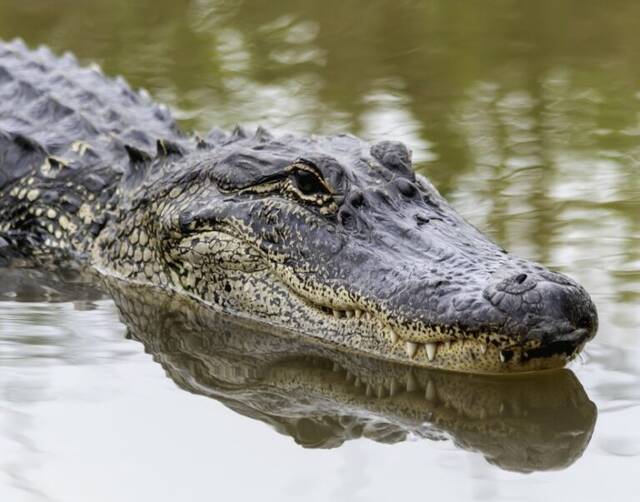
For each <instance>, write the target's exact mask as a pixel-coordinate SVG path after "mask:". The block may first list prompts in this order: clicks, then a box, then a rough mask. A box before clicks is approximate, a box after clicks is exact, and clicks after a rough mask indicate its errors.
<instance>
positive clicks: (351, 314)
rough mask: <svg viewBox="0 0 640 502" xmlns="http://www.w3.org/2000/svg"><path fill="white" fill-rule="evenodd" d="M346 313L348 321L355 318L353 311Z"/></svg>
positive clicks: (346, 311)
mask: <svg viewBox="0 0 640 502" xmlns="http://www.w3.org/2000/svg"><path fill="white" fill-rule="evenodd" d="M344 313H345V314H346V316H347V319H351V318H352V317H353V310H345V311H344Z"/></svg>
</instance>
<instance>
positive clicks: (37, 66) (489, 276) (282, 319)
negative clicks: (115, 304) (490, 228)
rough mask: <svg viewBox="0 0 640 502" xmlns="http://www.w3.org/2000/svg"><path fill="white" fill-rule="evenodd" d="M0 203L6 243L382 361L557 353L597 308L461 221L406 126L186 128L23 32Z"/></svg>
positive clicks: (6, 62) (500, 361)
mask: <svg viewBox="0 0 640 502" xmlns="http://www.w3.org/2000/svg"><path fill="white" fill-rule="evenodd" d="M154 150H155V152H154ZM0 215H1V216H0V232H2V233H0V236H1V237H0V239H1V240H0V247H5V248H10V249H13V250H16V249H17V250H19V253H20V254H23V255H25V256H28V257H30V258H32V257H34V256H36V257H38V256H40V257H45V256H46V257H49V256H52V255H53V256H56V257H57V258H56V259H60V258H64V259H74V260H79V261H85V262H86V263H88V264H89V265H90V266H92V267H94V268H95V269H96V270H98V271H100V272H101V273H103V274H106V275H111V276H117V277H120V278H123V279H126V280H129V281H135V282H142V283H151V284H154V285H157V286H160V287H163V288H168V289H175V290H178V291H181V292H183V293H185V294H188V295H190V296H193V297H195V298H198V299H199V300H201V301H203V302H206V303H209V304H212V305H216V306H218V307H220V308H222V309H224V310H226V311H230V312H235V313H240V314H243V315H246V316H249V317H252V318H256V319H261V320H264V321H266V322H268V323H270V324H272V325H275V326H282V327H286V328H287V329H291V330H295V331H297V332H299V333H301V334H305V335H309V336H312V337H315V338H316V339H318V340H319V341H323V342H327V343H330V344H333V345H337V346H339V347H342V348H344V349H348V350H352V351H356V352H362V353H367V354H370V355H374V356H377V357H381V358H385V359H390V360H394V361H401V362H411V363H412V364H417V365H424V366H432V367H438V368H444V369H456V370H462V371H472V372H512V371H518V370H531V369H541V368H548V367H554V366H561V365H563V364H564V363H565V362H566V360H568V359H570V358H571V357H573V356H575V354H576V353H577V352H578V351H579V350H580V349H581V348H582V347H583V346H584V344H585V343H586V342H587V341H588V340H589V339H591V338H592V337H593V336H594V334H595V331H596V328H597V315H596V311H595V307H594V305H593V303H592V302H591V300H590V298H589V296H588V295H587V293H586V292H585V291H584V289H583V288H582V287H581V286H579V285H578V284H576V283H575V282H574V281H572V280H571V279H569V278H567V277H565V276H563V275H560V274H557V273H553V272H551V271H549V270H547V269H545V268H544V267H542V266H541V265H538V264H535V263H532V262H528V261H525V260H522V259H520V258H517V257H514V256H512V255H509V254H508V253H507V252H506V251H504V250H503V249H501V248H500V247H498V246H497V245H496V244H494V243H493V242H491V241H490V240H489V239H487V238H486V237H485V236H483V235H482V234H481V233H480V232H479V231H478V230H477V229H475V228H474V227H472V226H471V225H469V224H468V223H466V222H465V221H464V220H463V219H462V218H461V217H460V216H459V215H458V214H457V213H456V212H455V211H454V210H453V209H452V208H451V207H450V206H449V205H448V204H447V202H446V201H445V200H444V199H443V198H442V197H441V196H440V195H439V194H438V192H437V191H436V189H435V188H434V187H433V186H432V185H431V184H430V183H429V182H428V181H427V180H426V179H425V178H424V177H422V176H420V175H416V174H415V172H414V171H413V170H412V166H411V155H410V152H409V150H408V149H407V148H406V147H405V146H404V145H403V144H401V143H397V142H393V141H384V142H380V143H376V144H374V145H368V144H366V143H364V142H362V141H361V140H359V139H357V138H355V137H353V136H347V135H339V136H332V137H315V136H313V137H297V136H292V135H285V136H280V137H273V136H272V135H271V134H270V133H268V132H267V131H265V130H263V129H258V130H257V131H256V132H255V134H253V133H252V134H248V133H247V132H246V131H244V130H243V129H241V128H237V129H236V130H235V131H233V133H231V134H225V133H223V132H221V131H212V132H211V133H210V134H209V135H208V136H207V137H205V138H204V139H201V138H198V137H196V136H186V135H184V134H182V133H181V132H179V130H178V128H177V126H176V124H175V123H174V122H173V120H172V119H171V117H170V114H169V112H168V111H167V110H166V109H165V108H163V107H161V106H158V105H155V104H153V103H152V102H151V101H150V100H149V98H148V97H146V96H143V95H141V94H140V93H134V92H133V91H131V90H130V89H129V88H128V87H127V85H126V84H125V83H124V82H122V81H121V80H115V81H114V80H110V79H107V78H106V77H104V76H103V75H102V74H101V73H100V72H99V71H98V70H96V69H83V68H80V67H79V66H78V65H77V63H76V62H75V60H74V59H73V57H71V56H64V57H62V58H61V59H58V58H56V57H54V56H53V55H52V54H51V53H50V52H49V51H47V50H46V49H40V50H38V51H34V52H31V51H29V50H28V49H27V48H26V47H24V46H23V45H22V44H20V43H19V42H14V43H12V44H5V45H0Z"/></svg>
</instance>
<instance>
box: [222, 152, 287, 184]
mask: <svg viewBox="0 0 640 502" xmlns="http://www.w3.org/2000/svg"><path fill="white" fill-rule="evenodd" d="M291 162H292V161H291V160H289V159H283V158H282V157H277V156H275V155H274V154H273V153H270V152H266V151H257V150H250V149H244V150H242V151H240V152H234V153H231V154H230V155H228V156H227V157H225V158H224V159H223V160H221V161H220V162H218V163H217V164H216V165H215V166H214V167H213V169H212V171H211V174H210V176H211V177H212V178H213V180H214V181H215V182H216V184H217V185H218V186H219V187H220V188H221V189H222V190H224V191H237V190H242V189H243V188H247V187H250V186H253V185H259V184H262V183H267V182H269V181H273V180H277V179H282V178H285V177H286V176H287V171H286V167H287V166H288V165H290V164H291Z"/></svg>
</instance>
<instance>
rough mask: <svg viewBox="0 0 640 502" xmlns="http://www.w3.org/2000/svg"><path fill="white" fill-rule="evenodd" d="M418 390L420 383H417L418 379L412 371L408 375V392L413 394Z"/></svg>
mask: <svg viewBox="0 0 640 502" xmlns="http://www.w3.org/2000/svg"><path fill="white" fill-rule="evenodd" d="M417 389H418V382H416V377H415V376H413V372H412V371H410V372H409V374H408V375H407V392H413V391H414V390H417Z"/></svg>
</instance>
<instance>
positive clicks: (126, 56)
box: [0, 0, 640, 502]
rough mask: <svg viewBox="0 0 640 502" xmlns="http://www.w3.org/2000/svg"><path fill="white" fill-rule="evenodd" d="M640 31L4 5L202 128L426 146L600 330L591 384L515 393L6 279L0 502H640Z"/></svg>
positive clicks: (332, 8)
mask: <svg viewBox="0 0 640 502" xmlns="http://www.w3.org/2000/svg"><path fill="white" fill-rule="evenodd" d="M639 18H640V3H638V2H634V1H624V0H621V1H618V2H614V3H608V4H606V5H605V4H604V3H602V2H597V1H595V0H555V1H550V0H544V1H538V2H525V1H512V0H498V1H495V2H490V3H489V2H474V1H462V2H448V1H446V0H440V1H423V2H418V1H411V0H406V1H398V2H386V1H381V0H369V1H366V2H364V1H350V2H345V1H335V0H327V1H324V2H315V1H312V0H305V1H295V2H294V1H288V0H284V1H278V2H268V3H267V2H256V1H248V0H247V1H244V2H228V1H225V0H193V1H187V0H172V1H166V0H162V1H160V0H154V1H151V0H140V1H137V2H128V1H126V0H109V1H106V0H99V1H98V0H94V1H93V2H82V3H80V2H73V1H70V0H64V1H59V2H48V3H45V2H36V1H25V0H20V1H18V0H0V38H2V39H4V40H7V39H11V38H13V37H21V38H23V39H24V40H25V41H26V42H27V43H28V44H29V45H31V46H35V45H38V44H46V45H48V46H50V47H51V48H52V49H54V50H55V51H59V52H63V51H66V50H69V51H72V52H74V53H75V54H76V55H78V57H79V58H80V59H81V60H82V61H83V62H86V63H87V64H88V63H90V62H97V63H99V64H100V65H101V66H102V67H103V68H104V70H105V72H106V73H108V74H113V75H116V74H121V75H123V76H124V77H125V78H126V79H127V80H128V81H129V82H130V83H131V84H132V85H134V86H136V87H144V88H146V89H148V90H149V92H150V93H151V94H152V95H153V96H154V97H155V98H156V99H157V100H159V101H162V102H165V103H167V104H168V105H170V106H171V107H172V109H173V111H174V113H175V115H176V116H177V117H179V118H180V120H181V122H182V124H183V126H184V127H185V128H187V129H196V130H201V131H204V130H206V129H207V128H210V127H212V126H214V125H215V126H218V127H222V128H232V127H233V126H234V125H235V124H236V123H241V124H243V125H247V126H256V125H258V124H260V125H263V126H267V127H269V128H272V129H275V130H276V131H293V132H299V133H338V132H351V133H355V134H358V135H360V136H362V137H364V138H366V139H371V140H374V139H380V138H394V139H400V140H403V141H405V142H406V143H407V144H408V145H409V146H410V147H411V148H412V150H413V152H414V159H415V160H416V162H417V168H418V169H419V170H420V171H421V172H422V173H423V174H425V175H427V176H428V177H429V178H430V179H431V180H432V181H433V183H434V184H435V185H436V186H437V187H438V188H439V189H440V190H441V192H442V193H443V194H444V195H445V196H446V197H447V198H448V199H449V200H450V201H451V202H452V203H453V205H454V206H455V207H456V208H457V209H458V210H459V211H460V212H461V213H462V214H463V215H464V216H465V217H466V218H467V219H469V220H470V221H471V222H472V223H474V224H475V225H476V226H478V227H479V228H481V229H482V230H483V231H484V232H485V233H487V234H488V235H490V236H491V237H492V238H493V239H495V240H496V241H497V242H499V243H500V244H501V245H503V246H504V247H506V248H507V249H509V250H510V251H513V252H515V253H517V254H520V255H522V256H525V257H527V258H529V259H532V260H536V261H540V262H542V263H544V264H545V265H547V266H549V267H551V268H554V269H557V270H559V271H562V272H564V273H567V274H569V275H571V276H572V277H574V278H576V279H577V280H578V281H579V282H581V283H582V284H583V285H584V286H585V287H586V288H587V290H588V291H589V292H590V293H591V294H592V297H593V299H594V301H595V303H596V304H597V307H598V311H599V316H600V330H599V334H598V336H597V337H596V339H595V340H594V341H593V342H592V343H590V344H589V345H588V346H587V348H586V350H585V351H584V353H583V355H582V357H581V358H580V359H579V360H576V361H575V362H573V363H572V364H571V365H570V371H566V372H560V373H557V374H555V376H554V377H553V379H552V381H550V380H549V377H548V376H546V377H541V378H537V379H531V380H527V379H521V380H516V381H510V382H507V383H505V382H504V381H498V382H496V381H494V380H491V379H482V378H473V377H462V376H460V375H453V374H451V375H450V376H443V375H442V374H438V373H435V374H429V373H427V372H406V371H405V372H403V370H402V369H399V368H392V367H387V366H385V365H382V366H381V367H371V366H370V365H371V364H373V363H370V362H366V363H365V362H361V361H357V360H355V359H353V358H346V357H344V356H339V355H333V354H327V353H324V352H322V351H318V352H316V353H313V349H309V348H305V347H297V346H295V345H292V344H287V343H284V342H283V341H282V339H281V338H279V337H278V336H276V335H273V334H269V333H265V334H264V336H263V337H258V338H256V341H255V345H256V346H260V347H261V350H260V351H257V353H256V354H252V351H251V344H249V343H248V342H249V341H251V340H252V338H251V337H250V336H249V335H246V336H245V335H243V333H247V332H251V333H254V335H255V330H254V331H251V329H249V330H248V331H247V327H246V326H242V325H241V326H236V325H233V323H232V325H231V326H229V325H227V324H226V323H227V321H225V320H220V319H214V320H212V322H216V323H221V324H220V326H221V327H220V332H221V333H223V334H225V336H220V337H218V338H217V339H216V340H218V341H220V343H221V345H217V343H218V341H216V342H215V343H214V342H212V341H211V340H209V341H207V339H206V337H202V336H199V333H201V330H199V329H198V326H194V325H189V326H187V327H184V326H182V325H180V324H176V322H177V321H176V316H170V315H167V312H169V311H170V310H171V308H175V309H177V311H178V312H184V309H186V307H184V308H183V307H181V306H180V305H178V306H177V307H176V306H175V305H170V306H167V304H166V303H162V301H161V300H160V299H158V298H155V297H154V300H153V301H151V304H152V306H151V307H149V306H148V307H147V308H146V309H145V308H136V304H135V303H132V302H131V301H126V302H117V301H116V302H114V300H113V299H111V297H110V296H109V295H107V294H105V293H103V292H100V291H92V290H89V289H87V288H84V287H80V286H74V283H73V281H72V280H70V279H69V278H68V277H67V278H64V279H60V278H59V277H55V276H49V275H45V274H39V273H31V272H28V273H27V272H19V271H9V270H0V274H1V276H0V282H1V284H0V300H1V301H0V452H1V454H0V499H1V500H3V501H11V502H13V501H49V500H51V501H65V502H66V501H86V500H91V501H92V502H97V501H114V500H118V501H129V500H130V501H139V500H154V501H164V500H167V501H169V500H189V501H200V500H211V499H214V498H216V499H217V498H222V499H231V500H249V499H261V500H278V501H280V500H299V499H300V498H301V497H304V498H305V499H307V500H328V499H331V500H349V501H353V500H398V499H401V498H405V499H409V498H412V499H415V498H420V499H427V498H435V499H437V500H439V501H444V500H541V499H542V500H560V499H565V500H566V499H568V500H578V499H579V500H603V499H605V498H606V499H613V500H636V497H637V495H636V494H635V493H634V492H635V491H637V482H636V480H637V476H638V474H640V431H639V429H638V423H640V406H639V405H640V362H639V360H640V332H639V326H640V309H639V306H640V38H639V37H638V36H637V20H638V19H639ZM142 298H143V299H144V298H145V297H144V295H142ZM167 301H168V300H167ZM154 302H155V303H154ZM142 303H145V302H144V301H143V302H142ZM147 303H148V302H147ZM170 307H171V308H170ZM178 318H180V316H178ZM189 319H191V318H190V317H189ZM141 321H144V322H141ZM229 322H230V321H229ZM187 324H188V323H187ZM227 335H228V336H227ZM274 336H275V338H274ZM174 337H177V338H175V339H174ZM269 340H272V342H269ZM222 342H224V343H222ZM283 343H284V345H283ZM283 346H284V347H286V350H285V349H283V348H282V347H283ZM310 350H311V352H312V353H313V354H312V355H311V356H310V355H309V351H310ZM283 353H284V354H285V355H286V356H287V357H284V358H282V357H280V356H282V354H283ZM265 354H266V355H265ZM277 354H279V356H278V357H276V355H277ZM380 374H387V375H388V374H395V377H394V378H395V380H394V381H395V382H396V383H397V382H400V383H401V384H402V385H401V387H402V388H401V389H400V390H399V391H397V392H396V393H395V394H396V395H394V396H390V395H389V394H390V389H391V385H392V384H391V383H389V382H390V381H387V382H376V381H375V380H376V378H377V377H376V375H380ZM356 380H357V383H358V384H359V385H356ZM393 385H395V384H393ZM378 389H382V390H381V391H379V390H378ZM378 393H381V394H382V397H378V395H377V394H378Z"/></svg>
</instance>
